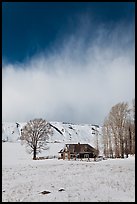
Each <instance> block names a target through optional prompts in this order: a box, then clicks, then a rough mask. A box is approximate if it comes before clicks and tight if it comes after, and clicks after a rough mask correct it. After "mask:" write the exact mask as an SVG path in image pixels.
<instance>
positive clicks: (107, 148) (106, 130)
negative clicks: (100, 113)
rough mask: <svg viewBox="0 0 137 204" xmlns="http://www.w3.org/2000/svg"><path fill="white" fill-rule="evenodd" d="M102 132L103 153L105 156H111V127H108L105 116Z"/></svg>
mask: <svg viewBox="0 0 137 204" xmlns="http://www.w3.org/2000/svg"><path fill="white" fill-rule="evenodd" d="M102 133H103V145H104V155H105V156H106V157H111V158H113V144H112V140H113V138H112V136H113V135H112V129H111V127H110V124H109V120H108V118H107V117H106V118H105V120H104V124H103V127H102Z"/></svg>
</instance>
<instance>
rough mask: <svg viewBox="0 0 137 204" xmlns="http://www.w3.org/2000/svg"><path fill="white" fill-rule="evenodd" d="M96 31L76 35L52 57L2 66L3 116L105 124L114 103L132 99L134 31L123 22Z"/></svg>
mask: <svg viewBox="0 0 137 204" xmlns="http://www.w3.org/2000/svg"><path fill="white" fill-rule="evenodd" d="M85 33H86V32H85ZM95 33H96V36H95V35H94V40H93V39H90V37H89V36H88V38H87V39H88V40H87V39H86V35H85V34H83V33H82V36H81V34H78V33H77V35H75V34H76V33H75V34H73V35H71V36H70V37H69V38H67V39H66V40H64V44H63V45H60V48H59V49H55V50H54V52H51V53H50V54H48V55H46V54H44V53H43V54H40V55H39V56H35V57H33V58H32V59H30V60H29V61H27V62H25V63H24V64H5V65H3V71H2V120H3V121H11V122H12V121H20V122H23V121H28V120H30V119H33V118H35V117H42V118H45V119H47V120H48V121H66V122H74V123H91V124H94V123H96V124H102V122H103V120H104V118H105V116H106V115H107V114H108V112H109V111H110V109H111V107H112V106H113V105H115V104H116V103H119V102H122V101H125V102H131V101H132V99H133V98H134V97H135V57H134V32H133V30H130V29H129V30H128V29H127V30H126V29H125V27H124V26H123V27H122V28H121V27H120V26H119V27H116V28H115V29H114V30H113V31H111V32H109V31H108V30H107V29H106V28H104V27H102V28H100V29H98V30H97V32H95ZM132 35H133V36H132ZM127 36H128V37H127ZM83 39H84V40H83ZM85 39H86V40H87V41H86V40H85ZM85 41H86V42H85Z"/></svg>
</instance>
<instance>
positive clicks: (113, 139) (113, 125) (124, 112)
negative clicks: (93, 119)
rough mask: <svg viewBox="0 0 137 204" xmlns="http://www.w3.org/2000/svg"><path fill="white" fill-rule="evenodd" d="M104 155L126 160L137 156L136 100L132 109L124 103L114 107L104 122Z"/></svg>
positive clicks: (133, 101)
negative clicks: (136, 140) (136, 135)
mask: <svg viewBox="0 0 137 204" xmlns="http://www.w3.org/2000/svg"><path fill="white" fill-rule="evenodd" d="M102 133H103V146H104V155H105V156H106V157H110V158H124V157H125V156H126V157H128V155H129V154H135V99H133V100H132V108H129V105H128V103H125V102H122V103H118V104H116V105H114V106H113V107H112V108H111V110H110V112H109V114H108V116H107V117H106V118H105V120H104V124H103V128H102Z"/></svg>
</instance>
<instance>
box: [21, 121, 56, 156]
mask: <svg viewBox="0 0 137 204" xmlns="http://www.w3.org/2000/svg"><path fill="white" fill-rule="evenodd" d="M52 134H53V130H52V127H51V125H50V124H49V123H48V122H47V121H46V120H43V119H34V120H30V121H29V122H28V123H27V124H26V125H25V126H24V127H23V128H22V131H21V140H23V141H24V142H25V143H26V144H27V150H28V152H29V153H32V152H33V159H36V155H37V153H38V152H41V150H44V149H47V144H46V142H47V139H48V138H49V136H51V135H52Z"/></svg>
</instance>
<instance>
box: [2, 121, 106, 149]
mask: <svg viewBox="0 0 137 204" xmlns="http://www.w3.org/2000/svg"><path fill="white" fill-rule="evenodd" d="M25 124H26V123H7V122H3V123H2V141H9V142H17V141H20V132H21V129H22V127H23V126H24V125H25ZM50 124H51V126H52V127H53V132H54V134H53V136H52V137H50V138H49V140H48V143H63V144H65V143H78V142H80V143H84V144H86V143H88V144H90V145H91V146H93V147H94V148H97V143H98V148H99V150H100V151H101V150H102V145H101V139H102V138H101V127H99V126H98V125H90V124H71V123H64V122H50ZM97 140H98V142H97Z"/></svg>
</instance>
